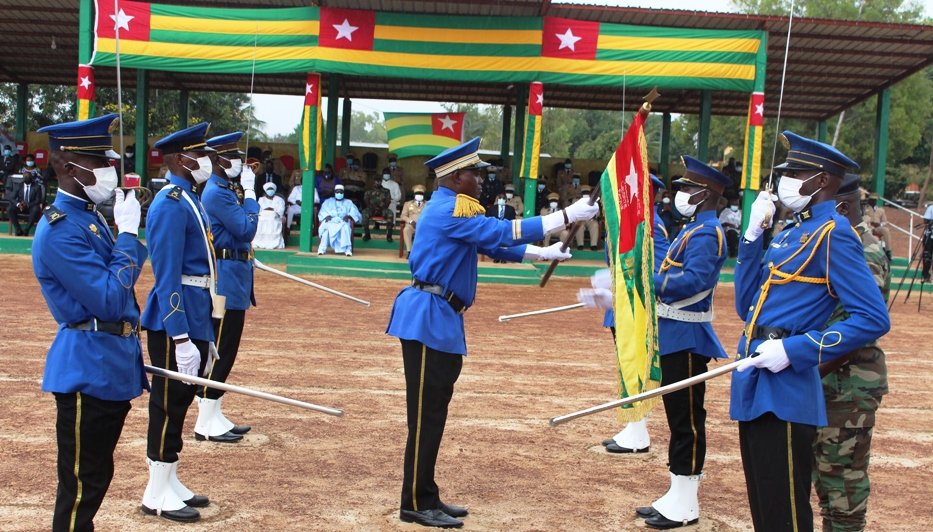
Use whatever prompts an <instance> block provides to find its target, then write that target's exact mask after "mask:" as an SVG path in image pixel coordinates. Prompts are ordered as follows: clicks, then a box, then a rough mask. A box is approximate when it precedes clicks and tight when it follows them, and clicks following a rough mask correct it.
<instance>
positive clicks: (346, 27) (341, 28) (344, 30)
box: [332, 19, 360, 42]
mask: <svg viewBox="0 0 933 532" xmlns="http://www.w3.org/2000/svg"><path fill="white" fill-rule="evenodd" d="M332 26H333V27H334V29H335V30H337V38H336V39H334V40H335V41H336V40H340V39H346V40H348V41H350V42H353V32H354V31H356V30H358V29H360V28H359V27H358V26H351V25H350V21H349V20H348V19H343V24H332Z"/></svg>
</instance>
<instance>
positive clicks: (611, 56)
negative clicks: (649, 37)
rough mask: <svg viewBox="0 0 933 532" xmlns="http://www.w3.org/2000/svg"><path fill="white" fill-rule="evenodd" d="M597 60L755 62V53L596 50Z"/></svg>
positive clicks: (744, 63)
mask: <svg viewBox="0 0 933 532" xmlns="http://www.w3.org/2000/svg"><path fill="white" fill-rule="evenodd" d="M596 59H597V60H598V61H645V62H653V63H668V62H670V63H674V62H676V63H728V64H733V65H753V64H755V61H756V57H755V54H749V53H744V52H681V51H668V52H659V51H657V50H597V51H596Z"/></svg>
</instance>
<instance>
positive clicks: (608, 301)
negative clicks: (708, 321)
mask: <svg viewBox="0 0 933 532" xmlns="http://www.w3.org/2000/svg"><path fill="white" fill-rule="evenodd" d="M651 184H652V188H653V189H654V194H655V196H657V194H658V191H660V190H665V189H666V188H667V187H665V186H664V182H663V181H661V180H660V179H658V178H657V177H656V176H655V175H654V174H652V175H651ZM670 244H671V243H670V241H669V240H668V239H667V229H665V227H664V222H663V221H662V220H661V216H660V215H658V211H657V209H654V273H658V268H660V267H661V264H662V263H663V262H664V257H666V256H667V248H668V247H669V246H670ZM606 263H607V264H608V263H609V248H606ZM603 271H605V272H606V274H603V275H600V274H598V273H597V275H594V276H593V280H592V285H593V289H592V290H589V289H581V290H580V294H578V296H577V299H578V300H580V302H581V303H583V304H584V305H586V306H588V307H589V306H591V305H594V306H598V307H600V308H605V309H606V316H605V318H604V319H603V327H609V330H610V331H612V339H613V340H615V338H616V327H615V326H616V320H615V316H614V314H613V311H612V292H611V291H610V290H611V288H612V277H611V276H610V275H608V274H609V270H608V269H606V270H603ZM589 292H593V294H594V296H595V294H596V293H597V292H600V293H601V294H602V296H603V298H604V300H603V301H602V302H601V303H598V302H596V301H595V300H594V299H591V298H587V296H586V294H588V293H589ZM606 296H608V298H606ZM591 301H592V303H590V302H591ZM647 421H648V418H647V417H644V418H642V419H641V420H640V421H633V422H631V423H629V424H627V425H626V426H625V428H624V429H622V430H621V431H620V432H619V433H618V434H616V435H615V436H613V437H612V438H609V439H606V440H603V446H605V447H606V451H607V452H610V453H615V454H627V453H646V452H648V451H649V450H650V447H651V437H650V436H649V434H648V424H647Z"/></svg>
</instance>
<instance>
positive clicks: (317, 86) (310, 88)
mask: <svg viewBox="0 0 933 532" xmlns="http://www.w3.org/2000/svg"><path fill="white" fill-rule="evenodd" d="M320 91H321V75H320V74H308V80H307V82H306V83H305V105H310V106H311V107H317V102H318V95H319V93H320Z"/></svg>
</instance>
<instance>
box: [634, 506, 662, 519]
mask: <svg viewBox="0 0 933 532" xmlns="http://www.w3.org/2000/svg"><path fill="white" fill-rule="evenodd" d="M635 515H637V516H638V517H640V518H642V519H649V518H651V517H654V516H656V515H661V514H659V513H658V511H657V510H655V509H654V506H639V507H638V508H635Z"/></svg>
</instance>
